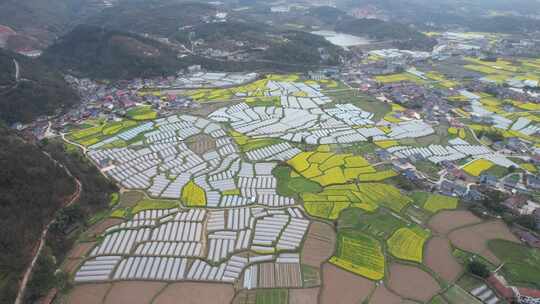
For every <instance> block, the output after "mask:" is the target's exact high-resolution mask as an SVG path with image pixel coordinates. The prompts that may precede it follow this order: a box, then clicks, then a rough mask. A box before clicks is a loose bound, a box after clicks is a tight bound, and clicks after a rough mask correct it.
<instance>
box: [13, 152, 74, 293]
mask: <svg viewBox="0 0 540 304" xmlns="http://www.w3.org/2000/svg"><path fill="white" fill-rule="evenodd" d="M43 154H45V155H46V156H47V157H48V158H49V159H51V160H52V161H53V162H54V163H55V164H57V165H58V166H60V167H61V168H63V169H64V170H65V171H66V174H67V175H68V176H70V177H71V178H73V179H74V180H75V183H76V187H77V188H76V189H75V193H73V194H72V195H71V196H70V197H69V199H67V200H66V202H65V203H64V205H63V206H62V208H65V207H68V206H71V205H72V204H74V203H75V202H77V201H78V200H79V197H80V196H81V191H82V184H81V182H80V181H79V179H77V178H76V177H74V176H73V174H71V172H70V171H69V169H68V168H67V167H65V166H64V165H63V164H61V163H59V162H58V161H56V160H55V159H53V158H52V157H51V155H50V154H49V153H47V152H43ZM62 208H60V209H62ZM60 209H59V210H60ZM55 221H56V216H55V217H53V219H52V220H51V221H50V222H49V223H48V224H47V226H45V228H44V229H43V231H42V232H41V237H40V239H39V243H38V249H37V250H36V252H35V254H34V257H33V258H32V261H31V262H30V265H28V268H26V271H25V272H24V276H23V279H22V281H21V284H20V285H19V292H18V293H17V298H16V299H15V304H22V303H23V299H24V293H25V291H26V288H27V286H28V281H29V280H30V277H31V276H32V272H33V270H34V267H35V266H36V263H37V260H38V258H39V255H40V254H41V252H42V251H43V247H45V241H46V239H47V234H48V233H49V228H50V227H51V225H52V224H54V222H55Z"/></svg>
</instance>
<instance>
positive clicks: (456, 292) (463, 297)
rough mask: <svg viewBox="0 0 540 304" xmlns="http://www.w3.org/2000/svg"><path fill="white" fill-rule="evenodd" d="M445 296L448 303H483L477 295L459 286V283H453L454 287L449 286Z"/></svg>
mask: <svg viewBox="0 0 540 304" xmlns="http://www.w3.org/2000/svg"><path fill="white" fill-rule="evenodd" d="M443 296H444V298H445V299H447V300H448V303H450V304H462V303H469V304H482V302H481V301H479V300H477V299H476V298H475V297H473V296H472V295H471V294H469V293H468V292H467V291H465V290H463V288H461V287H459V286H458V285H453V286H452V287H450V288H448V289H447V290H446V292H445V293H444V294H443Z"/></svg>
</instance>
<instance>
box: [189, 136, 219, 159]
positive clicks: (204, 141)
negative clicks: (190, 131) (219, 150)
mask: <svg viewBox="0 0 540 304" xmlns="http://www.w3.org/2000/svg"><path fill="white" fill-rule="evenodd" d="M187 146H188V148H189V149H190V150H191V151H193V152H195V153H197V154H198V155H203V154H204V153H206V152H208V151H213V150H215V149H216V140H215V139H214V138H213V137H212V136H209V135H206V134H199V135H195V136H192V137H190V138H189V139H188V142H187Z"/></svg>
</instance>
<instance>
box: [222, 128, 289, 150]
mask: <svg viewBox="0 0 540 304" xmlns="http://www.w3.org/2000/svg"><path fill="white" fill-rule="evenodd" d="M229 134H230V135H231V137H232V138H233V139H234V141H235V142H236V144H237V145H238V146H239V147H240V150H241V151H242V152H244V153H245V152H249V151H252V150H256V149H260V148H263V147H267V146H271V145H276V144H280V143H282V142H283V141H282V140H280V139H276V138H250V137H248V136H246V135H244V134H242V133H239V132H236V131H230V132H229Z"/></svg>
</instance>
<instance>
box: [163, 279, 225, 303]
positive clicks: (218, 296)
mask: <svg viewBox="0 0 540 304" xmlns="http://www.w3.org/2000/svg"><path fill="white" fill-rule="evenodd" d="M233 297H234V288H233V286H232V285H230V284H216V283H175V284H170V285H169V286H167V288H165V290H163V292H161V293H160V294H159V296H157V298H156V299H155V300H154V304H178V303H182V304H229V303H231V301H232V299H233Z"/></svg>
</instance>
